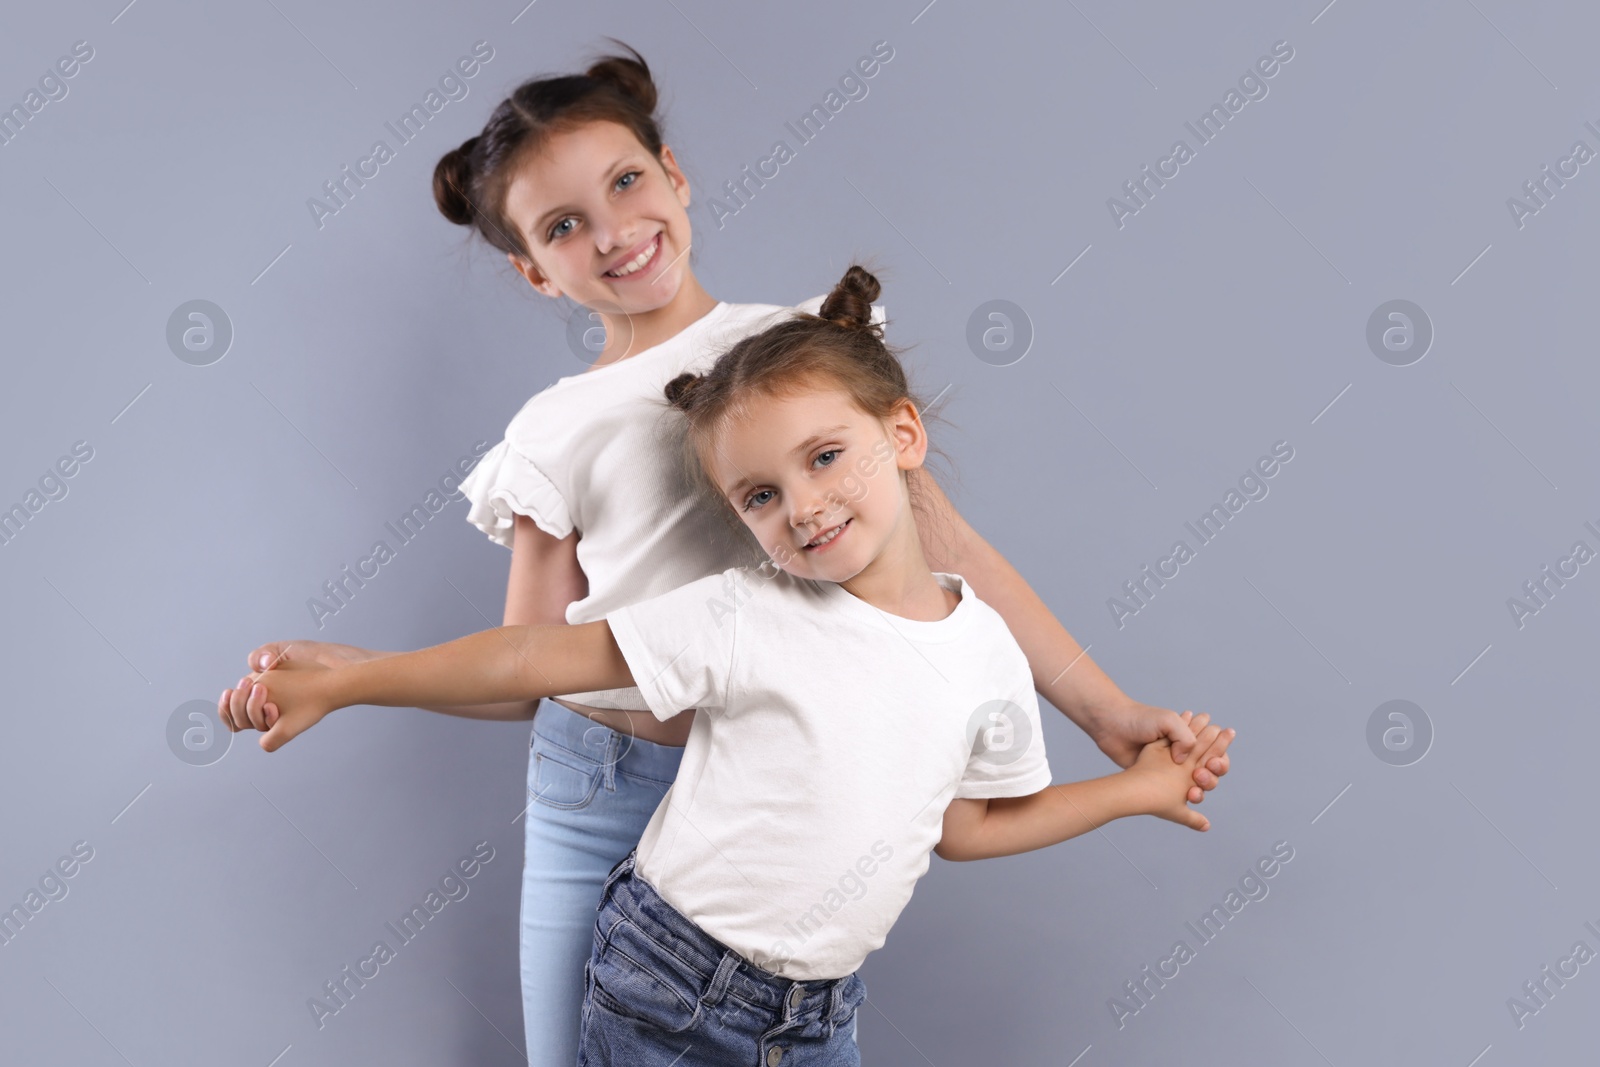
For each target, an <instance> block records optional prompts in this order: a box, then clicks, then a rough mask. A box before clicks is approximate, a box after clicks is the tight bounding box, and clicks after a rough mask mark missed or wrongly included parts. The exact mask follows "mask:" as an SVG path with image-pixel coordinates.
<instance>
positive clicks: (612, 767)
mask: <svg viewBox="0 0 1600 1067" xmlns="http://www.w3.org/2000/svg"><path fill="white" fill-rule="evenodd" d="M621 749H622V735H621V734H619V733H618V732H617V731H615V730H612V731H611V736H610V737H609V738H608V739H607V742H606V754H605V764H606V766H605V779H604V780H605V786H606V792H607V793H615V792H616V791H617V760H619V759H621V758H622V756H621Z"/></svg>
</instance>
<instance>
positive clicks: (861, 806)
mask: <svg viewBox="0 0 1600 1067" xmlns="http://www.w3.org/2000/svg"><path fill="white" fill-rule="evenodd" d="M935 577H936V579H937V580H938V581H939V583H940V584H941V585H943V586H944V587H945V588H947V589H952V590H955V591H957V592H959V593H960V595H961V602H960V604H958V605H957V606H956V608H955V610H954V611H952V612H951V613H950V614H949V615H948V616H947V617H945V618H943V619H940V620H938V621H936V622H922V621H917V620H913V619H906V618H902V617H900V616H896V615H890V614H887V613H885V612H883V611H880V610H879V609H877V608H875V607H873V606H872V605H871V604H868V603H867V602H866V601H864V600H861V599H859V598H857V597H856V596H854V595H853V594H852V593H850V592H849V591H848V590H846V589H845V588H844V587H843V586H841V585H836V584H833V583H831V582H820V581H815V580H812V579H803V578H795V577H793V576H792V575H790V574H789V573H788V572H786V571H779V570H776V568H775V567H773V566H772V565H771V564H770V563H769V564H768V565H767V566H766V567H764V568H761V567H756V568H750V567H734V568H730V569H728V570H726V571H724V572H722V573H720V574H712V575H708V576H706V577H704V578H701V579H698V580H697V581H694V582H691V583H690V584H688V585H686V586H683V587H682V588H680V589H674V590H672V591H671V592H669V593H666V594H664V595H661V596H657V597H654V598H653V599H650V600H646V601H643V602H640V603H637V604H634V605H632V606H630V607H624V608H619V609H617V610H615V611H612V612H610V613H608V614H607V615H606V621H607V622H608V623H609V624H610V626H611V630H612V633H613V635H614V636H615V638H616V641H617V644H618V646H619V647H620V648H621V649H622V654H623V656H624V658H625V659H626V660H627V662H628V668H629V670H631V671H632V672H633V676H634V678H635V679H636V680H637V681H638V682H639V689H640V691H641V692H642V693H643V694H644V698H645V700H646V701H647V702H648V704H649V707H650V710H651V712H653V713H654V714H655V716H656V717H657V718H658V719H668V718H671V717H672V716H673V715H675V714H677V713H678V711H679V709H681V708H698V709H700V710H699V711H698V712H696V714H695V719H694V725H693V727H692V728H691V729H690V732H689V741H688V744H687V746H686V747H685V749H684V753H683V762H682V763H681V764H680V765H679V769H678V776H677V781H676V782H675V783H674V784H673V785H672V787H671V789H669V790H668V791H667V795H666V796H665V797H664V798H663V799H662V802H661V805H660V807H658V808H657V809H656V811H655V814H654V815H653V816H651V819H650V823H649V825H648V826H647V827H646V828H645V831H644V835H643V837H642V838H641V839H640V841H639V853H638V858H637V860H636V864H635V871H636V873H637V874H638V876H639V877H641V878H643V879H644V880H645V881H646V882H648V883H650V885H652V886H654V887H655V889H656V891H657V892H659V893H660V894H661V896H662V897H663V898H664V899H665V900H666V901H667V903H669V904H671V905H672V906H673V907H674V908H676V909H677V910H678V911H680V912H681V913H683V914H684V915H685V916H687V917H688V918H689V919H690V920H691V921H693V922H694V923H695V924H696V925H697V926H699V927H700V928H701V929H702V930H704V931H705V932H706V933H708V934H710V935H711V936H712V937H714V938H716V939H717V940H718V941H720V942H722V943H723V944H725V945H727V946H728V947H729V948H731V949H733V950H734V951H735V952H738V953H739V954H740V955H741V956H743V957H745V958H746V959H747V960H749V961H750V962H752V963H754V964H756V965H757V966H758V967H763V968H765V969H767V970H769V971H772V972H774V973H777V974H780V975H783V976H784V977H787V978H791V979H794V980H796V981H809V980H814V979H823V978H842V977H844V976H845V975H848V974H850V973H852V972H853V971H855V970H856V969H857V968H859V967H860V966H861V963H862V961H863V960H864V959H865V958H866V956H867V954H868V953H869V952H871V951H872V950H873V949H876V948H878V947H880V946H881V945H882V944H883V942H884V938H885V936H887V934H888V932H889V928H890V927H891V926H892V925H894V921H895V919H896V918H898V917H899V915H900V912H901V910H902V909H903V908H904V907H905V905H906V902H907V901H908V900H910V899H911V891H912V888H913V886H914V885H915V883H916V881H917V879H918V878H920V877H921V876H922V875H923V873H924V872H925V871H926V870H927V869H928V854H929V853H930V852H932V851H933V847H934V845H936V844H938V842H939V838H940V836H941V833H942V829H943V827H942V824H943V819H944V812H945V808H947V807H948V806H949V804H950V800H951V798H952V797H1007V796H1026V795H1028V794H1031V793H1036V792H1038V791H1039V790H1041V789H1044V788H1045V787H1047V786H1048V785H1049V784H1050V767H1049V764H1048V763H1047V762H1046V760H1045V750H1044V738H1043V735H1042V733H1041V731H1040V724H1039V703H1038V699H1037V697H1036V696H1035V695H1034V690H1033V677H1032V675H1031V674H1030V672H1029V669H1028V660H1027V657H1026V656H1025V655H1024V654H1023V652H1022V649H1021V648H1020V647H1019V646H1018V645H1017V642H1016V639H1015V638H1013V637H1012V635H1011V631H1010V630H1008V629H1007V628H1006V624H1005V622H1004V621H1002V620H1001V618H1000V615H999V614H998V613H997V612H996V611H995V610H994V609H993V608H991V607H990V606H989V605H987V604H985V603H983V601H981V600H979V599H978V597H977V596H976V595H975V594H974V593H973V592H972V589H971V588H970V587H969V586H968V585H967V583H966V581H965V580H964V579H962V578H961V577H960V576H959V575H953V574H945V573H936V575H935ZM1001 710H1003V711H1005V712H1006V714H1005V715H1004V716H1003V717H999V718H997V717H996V716H995V712H997V711H1001ZM1007 730H1009V731H1010V732H1009V735H1006V734H1004V731H1007ZM997 731H999V732H1000V736H999V737H998V740H997ZM980 735H981V736H982V737H983V745H982V746H977V747H975V744H974V739H975V737H977V736H980Z"/></svg>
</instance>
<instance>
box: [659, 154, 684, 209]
mask: <svg viewBox="0 0 1600 1067" xmlns="http://www.w3.org/2000/svg"><path fill="white" fill-rule="evenodd" d="M661 169H662V170H664V171H666V173H667V180H668V181H669V182H671V183H672V189H673V191H674V192H676V193H677V194H678V203H680V204H682V205H683V206H684V207H688V206H689V179H688V178H686V177H684V174H683V171H682V169H680V168H679V166H678V160H677V157H675V156H674V155H673V154H672V149H671V148H669V147H668V146H666V145H662V146H661Z"/></svg>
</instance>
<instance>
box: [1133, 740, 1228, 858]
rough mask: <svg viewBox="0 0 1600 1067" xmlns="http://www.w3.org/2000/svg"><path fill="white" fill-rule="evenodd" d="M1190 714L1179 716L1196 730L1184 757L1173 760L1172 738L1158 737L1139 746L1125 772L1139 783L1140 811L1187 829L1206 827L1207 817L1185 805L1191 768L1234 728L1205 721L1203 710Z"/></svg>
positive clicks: (1190, 779) (1206, 756)
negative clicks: (1132, 761) (1136, 756)
mask: <svg viewBox="0 0 1600 1067" xmlns="http://www.w3.org/2000/svg"><path fill="white" fill-rule="evenodd" d="M1191 715H1193V713H1192V712H1188V711H1186V712H1184V713H1183V715H1182V716H1180V718H1182V719H1183V724H1184V726H1185V727H1186V728H1188V729H1190V730H1191V731H1195V730H1197V731H1198V732H1197V733H1195V735H1194V736H1195V743H1194V744H1193V745H1191V746H1190V749H1189V755H1188V757H1187V758H1186V759H1184V760H1183V761H1181V762H1174V761H1173V759H1172V756H1171V753H1172V749H1173V744H1172V742H1171V741H1169V740H1167V739H1166V738H1165V737H1161V738H1157V739H1156V740H1154V741H1151V742H1150V743H1149V744H1147V745H1145V746H1144V748H1142V749H1140V750H1139V756H1138V758H1137V759H1136V760H1134V764H1133V766H1132V767H1130V768H1128V771H1127V773H1129V774H1132V775H1134V776H1135V777H1136V778H1137V779H1138V781H1139V783H1140V795H1141V797H1142V798H1143V800H1142V802H1141V807H1140V811H1141V813H1142V814H1147V815H1154V816H1156V817H1157V818H1161V819H1167V820H1169V821H1171V822H1175V823H1179V824H1181V825H1183V826H1187V827H1189V828H1190V829H1191V830H1209V829H1211V820H1210V819H1208V818H1206V817H1205V816H1204V815H1201V814H1200V813H1199V812H1198V811H1195V810H1194V809H1192V808H1190V807H1189V805H1188V804H1187V803H1186V799H1187V794H1188V793H1189V791H1190V790H1191V789H1193V788H1194V785H1193V777H1192V776H1193V774H1194V770H1195V768H1196V767H1198V766H1200V763H1201V761H1202V760H1204V759H1208V758H1212V757H1211V753H1212V752H1214V751H1215V746H1216V745H1218V744H1224V745H1225V744H1226V743H1227V742H1228V741H1229V740H1231V739H1232V737H1233V733H1234V731H1233V730H1231V729H1228V730H1224V729H1222V727H1220V726H1218V725H1216V724H1215V723H1212V722H1209V719H1210V716H1209V715H1206V714H1204V713H1201V714H1200V715H1195V716H1194V717H1193V718H1192V719H1191V718H1190V716H1191Z"/></svg>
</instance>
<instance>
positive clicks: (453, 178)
mask: <svg viewBox="0 0 1600 1067" xmlns="http://www.w3.org/2000/svg"><path fill="white" fill-rule="evenodd" d="M477 146H478V138H476V137H469V138H467V139H466V140H465V141H462V142H461V146H460V147H459V148H452V149H451V150H450V151H448V152H446V153H445V154H444V155H443V156H441V157H440V159H439V162H438V164H437V165H435V166H434V168H433V200H434V203H436V204H438V205H439V213H440V214H442V215H443V216H444V217H445V218H447V219H449V220H450V221H451V222H453V223H455V224H456V225H458V226H470V225H472V223H473V220H474V218H476V216H477V212H476V211H475V210H474V209H473V207H472V201H471V200H470V199H468V196H467V190H469V189H471V188H472V150H473V149H474V148H476V147H477Z"/></svg>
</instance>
